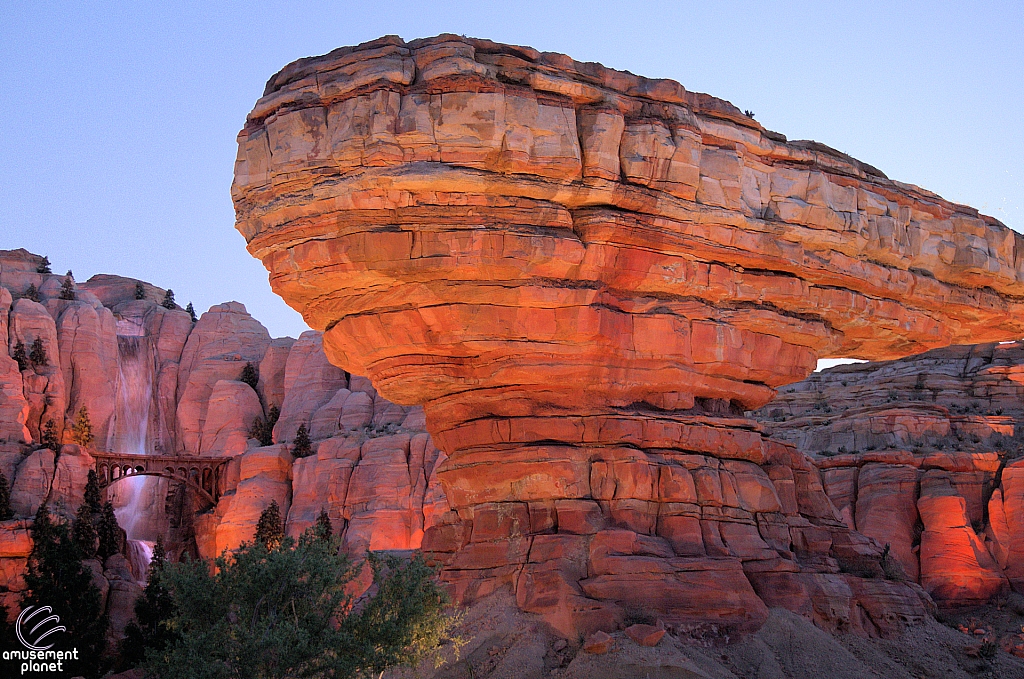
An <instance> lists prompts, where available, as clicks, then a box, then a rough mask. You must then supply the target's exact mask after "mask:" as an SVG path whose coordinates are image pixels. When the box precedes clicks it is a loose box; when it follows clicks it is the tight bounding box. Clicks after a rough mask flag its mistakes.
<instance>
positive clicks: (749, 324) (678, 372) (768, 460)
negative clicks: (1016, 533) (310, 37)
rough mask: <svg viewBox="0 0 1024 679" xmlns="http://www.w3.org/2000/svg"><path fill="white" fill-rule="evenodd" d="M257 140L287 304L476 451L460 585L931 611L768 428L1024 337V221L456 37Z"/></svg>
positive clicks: (326, 88)
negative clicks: (794, 406)
mask: <svg viewBox="0 0 1024 679" xmlns="http://www.w3.org/2000/svg"><path fill="white" fill-rule="evenodd" d="M238 142H239V149H238V156H237V160H236V165H235V181H234V184H233V187H232V191H233V197H234V200H235V208H236V216H237V221H236V227H237V228H238V230H239V231H240V232H241V233H242V234H243V235H244V236H245V238H246V240H247V242H248V248H249V251H250V252H251V253H252V254H253V255H254V256H256V257H258V258H259V259H261V260H262V261H263V263H264V265H265V266H266V267H267V269H268V271H269V272H270V281H271V285H272V287H273V288H274V290H275V291H276V292H278V294H280V295H281V296H282V297H283V298H284V299H285V300H286V301H287V302H288V303H289V304H290V305H292V306H293V307H294V308H296V309H297V310H299V311H300V312H301V313H302V314H303V316H304V318H305V319H306V320H307V322H308V323H309V324H310V325H311V327H314V328H317V329H322V330H323V331H324V348H325V352H326V355H327V357H328V358H329V359H330V360H331V361H332V362H333V363H335V364H336V365H338V366H339V367H341V368H344V369H345V370H348V371H351V372H354V373H358V374H364V375H367V376H368V377H369V378H370V380H371V381H372V383H373V386H374V388H375V389H376V390H378V391H379V392H380V393H381V394H383V395H384V396H386V397H387V398H389V399H391V400H393V401H395V402H396V403H400V404H409V405H413V404H420V405H422V406H423V408H424V413H425V416H426V424H427V427H428V429H429V431H430V432H431V434H432V435H433V438H434V441H436V443H437V445H438V446H439V447H440V448H441V449H442V450H443V451H444V452H445V453H446V454H447V455H448V459H447V460H446V461H445V462H444V463H443V464H442V465H441V467H440V468H439V470H438V479H439V481H440V484H441V487H442V488H443V490H444V492H445V495H446V497H447V500H448V503H449V505H450V506H451V508H452V511H451V512H448V513H446V514H445V515H444V516H443V517H442V519H441V523H440V524H439V525H437V526H435V527H434V528H433V529H428V530H427V531H426V532H425V535H424V549H425V550H426V551H428V552H430V553H431V554H432V555H433V556H434V557H435V558H436V559H437V560H438V561H439V562H441V563H443V564H444V566H445V570H444V575H443V577H444V578H446V579H447V580H448V582H449V583H450V584H451V586H452V588H453V590H454V591H455V592H456V594H457V596H458V597H459V598H460V599H462V600H470V599H472V598H474V597H478V596H481V595H483V594H486V593H487V592H489V591H492V590H493V589H495V588H497V587H504V586H510V587H512V588H513V589H514V591H515V592H516V596H517V599H518V601H519V604H520V606H522V607H523V608H524V609H526V610H530V611H535V612H540V613H543V614H544V615H545V616H546V617H547V619H548V620H549V622H551V623H552V624H554V625H556V626H557V627H559V628H560V629H561V630H563V631H564V632H565V633H567V634H573V633H575V632H577V631H579V630H587V629H593V628H596V627H601V626H604V625H607V624H612V623H613V622H614V621H615V620H618V619H621V618H622V616H623V614H624V612H625V611H626V610H629V609H630V608H636V607H640V608H644V609H645V610H651V611H656V612H657V613H658V614H660V615H662V616H663V617H664V618H665V619H667V620H671V621H673V622H674V623H678V624H681V625H688V624H689V625H696V626H697V627H700V626H714V627H718V628H721V629H735V630H737V631H744V630H750V629H754V628H756V627H757V626H758V625H759V624H760V623H761V621H763V620H764V618H765V615H766V608H765V606H766V604H769V605H785V606H787V607H789V608H791V609H793V610H800V611H801V612H804V613H805V614H807V615H809V616H812V617H814V618H815V619H816V620H818V621H819V623H820V624H822V625H824V626H832V627H835V628H844V627H845V628H849V629H857V630H860V631H863V632H866V633H868V634H873V633H884V632H885V631H887V629H888V628H890V627H891V624H892V623H893V621H894V620H898V619H907V620H911V619H915V618H917V617H919V616H920V615H923V611H924V610H925V607H926V605H927V602H928V599H927V596H925V595H923V594H922V593H921V591H920V589H919V588H915V587H914V586H910V585H905V584H901V583H899V582H896V581H891V580H886V581H884V582H869V581H866V580H864V579H863V578H860V577H857V576H856V574H855V573H854V572H853V570H856V569H854V568H853V566H849V567H848V568H847V567H844V566H843V564H847V565H849V564H852V563H855V562H858V561H865V560H866V561H868V562H875V567H876V568H877V567H878V563H877V562H878V561H879V560H880V558H881V552H882V545H881V544H880V543H877V542H875V541H872V540H869V539H868V538H865V537H864V536H863V535H861V534H860V533H857V532H856V531H855V530H854V529H853V528H851V527H850V526H847V525H846V524H844V523H843V521H842V515H841V514H840V513H838V512H837V510H836V508H835V507H834V506H833V504H832V503H831V502H830V500H829V499H828V497H827V496H826V494H825V492H824V490H823V488H822V485H821V479H820V476H819V473H818V470H817V469H816V468H815V467H814V466H813V464H811V463H810V462H809V461H808V460H807V459H806V458H804V457H803V456H802V455H801V454H799V453H797V452H796V451H794V450H793V449H792V448H790V447H787V446H784V445H778V444H773V443H771V442H769V441H767V440H766V438H765V437H764V436H762V433H761V431H760V430H759V429H758V427H757V426H755V425H754V424H753V423H752V422H750V421H749V420H746V419H745V418H744V417H743V413H744V411H745V410H750V409H753V408H758V407H760V406H763V405H764V404H765V403H767V402H768V401H769V400H770V399H771V398H772V396H773V395H774V394H775V390H776V389H777V388H778V387H780V386H782V385H785V384H788V383H792V382H795V381H797V380H799V379H801V378H802V377H805V376H806V375H807V374H809V373H810V372H811V370H812V369H813V368H814V366H815V362H816V359H817V358H819V357H822V356H830V355H833V356H834V355H839V356H851V355H852V356H864V357H872V358H880V357H894V356H900V355H904V354H906V353H908V352H911V351H914V350H921V349H926V348H930V347H935V346H943V345H946V344H949V343H951V342H953V341H966V340H971V341H983V340H997V339H1005V338H1010V337H1014V336H1020V334H1021V332H1022V331H1024V321H1022V320H1021V318H1022V317H1021V316H1019V315H1018V313H1017V311H1018V307H1019V305H1020V302H1019V293H1020V291H1021V290H1024V251H1022V252H1021V253H1019V252H1018V250H1020V247H1019V245H1020V244H1022V243H1024V241H1022V240H1021V237H1020V236H1019V235H1017V234H1015V233H1014V232H1012V231H1010V230H1009V229H1006V228H1005V227H1004V226H1002V225H1001V224H999V223H998V222H997V221H996V220H993V219H991V218H988V217H984V216H982V215H979V214H978V213H977V212H976V211H975V210H973V209H971V208H968V207H964V206H959V205H954V204H952V203H949V202H947V201H944V200H943V199H941V198H940V197H938V196H935V195H934V194H931V193H929V192H927V191H924V190H923V189H919V188H917V187H913V186H909V185H906V184H900V183H898V182H894V181H890V180H888V179H887V178H886V177H885V176H884V175H882V174H881V173H880V172H879V171H878V170H876V169H874V168H871V167H869V166H867V165H864V164H863V163H859V162H858V161H856V160H854V159H852V158H849V157H847V156H844V155H843V154H841V153H838V152H836V151H834V150H832V149H829V148H827V147H824V146H822V145H820V144H815V143H813V142H792V143H790V142H787V141H786V139H785V138H784V137H783V136H782V135H779V134H776V133H772V132H770V131H767V130H764V129H763V128H762V127H761V126H760V125H759V124H758V123H756V122H755V121H753V120H752V119H750V118H748V117H745V116H743V115H742V114H741V113H740V112H739V111H738V110H736V109H735V108H734V107H732V106H731V105H730V104H728V103H727V102H723V101H720V100H717V99H714V98H712V97H709V96H706V95H701V94H694V93H689V92H687V91H686V90H685V89H684V88H683V87H682V86H680V85H679V84H678V83H674V82H671V81H654V80H648V79H645V78H641V77H637V76H634V75H632V74H628V73H622V72H617V71H613V70H611V69H606V68H604V67H602V66H600V65H597V64H582V63H578V62H575V61H573V60H572V59H570V58H569V57H566V56H564V55H559V54H549V53H539V52H537V51H535V50H532V49H530V48H524V47H516V46H509V45H500V44H496V43H492V42H488V41H484V40H474V39H468V38H461V37H457V36H450V35H443V36H438V37H436V38H429V39H425V40H416V41H412V42H409V43H405V42H403V41H402V40H400V39H398V38H394V37H388V38H382V39H380V40H377V41H373V42H371V43H367V44H364V45H360V46H357V47H346V48H341V49H339V50H335V51H333V52H331V53H330V54H328V55H324V56H322V57H314V58H309V59H303V60H300V61H297V62H295V63H293V64H290V65H289V66H287V67H285V68H284V69H283V70H282V71H281V72H280V73H278V74H277V75H275V76H274V77H273V78H272V79H271V80H270V82H269V83H268V85H267V89H266V91H265V94H264V97H263V98H261V99H260V100H259V101H258V102H257V103H256V106H255V108H254V109H253V111H252V112H251V113H250V115H249V116H248V118H247V120H246V124H245V127H244V128H243V129H242V131H241V132H240V133H239V136H238ZM886 483H888V480H887V479H886V478H880V484H881V485H882V486H885V484H886ZM885 492H888V491H885ZM890 494H892V495H894V496H898V495H899V493H898V492H893V493H890ZM897 504H899V503H897ZM902 510H903V511H904V513H906V514H907V515H908V516H909V515H910V514H911V513H912V512H915V513H916V511H917V509H916V507H914V506H913V505H912V504H911V505H910V506H908V507H905V508H902ZM901 556H906V555H905V554H903V555H901ZM851 569H853V570H851ZM919 595H920V596H919ZM922 597H923V598H922ZM837 601H839V602H843V603H842V604H836V605H831V604H829V603H828V602H837Z"/></svg>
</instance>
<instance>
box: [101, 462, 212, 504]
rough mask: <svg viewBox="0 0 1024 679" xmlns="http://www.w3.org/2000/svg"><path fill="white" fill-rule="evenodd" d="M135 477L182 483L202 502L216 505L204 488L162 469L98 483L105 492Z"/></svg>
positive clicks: (185, 477) (138, 472)
mask: <svg viewBox="0 0 1024 679" xmlns="http://www.w3.org/2000/svg"><path fill="white" fill-rule="evenodd" d="M136 476H156V477H159V478H162V479H168V480H170V481H178V482H180V483H184V484H185V485H187V486H189V487H190V488H192V490H194V491H195V492H196V493H198V494H199V496H200V497H202V498H203V499H204V500H206V501H207V502H208V503H210V504H211V505H215V504H217V499H216V498H215V497H214V496H213V493H210V492H209V491H207V490H206V489H205V488H203V487H202V486H201V485H199V484H198V483H196V482H195V481H193V480H192V479H190V478H189V477H187V476H180V475H178V474H168V473H167V472H166V471H165V470H162V469H161V470H152V471H146V470H144V469H143V470H138V471H133V473H130V474H123V475H121V476H118V477H117V478H115V479H113V480H112V481H110V482H109V483H106V484H104V483H102V482H101V483H100V490H106V489H107V488H110V487H111V486H112V485H114V484H115V483H117V482H118V481H123V480H125V479H127V478H133V477H136Z"/></svg>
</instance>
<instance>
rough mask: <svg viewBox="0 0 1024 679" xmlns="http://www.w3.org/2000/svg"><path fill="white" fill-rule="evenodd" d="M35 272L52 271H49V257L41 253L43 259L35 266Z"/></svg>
mask: <svg viewBox="0 0 1024 679" xmlns="http://www.w3.org/2000/svg"><path fill="white" fill-rule="evenodd" d="M36 273H53V272H52V271H50V258H49V257H47V256H46V255H43V261H41V262H39V265H38V266H36Z"/></svg>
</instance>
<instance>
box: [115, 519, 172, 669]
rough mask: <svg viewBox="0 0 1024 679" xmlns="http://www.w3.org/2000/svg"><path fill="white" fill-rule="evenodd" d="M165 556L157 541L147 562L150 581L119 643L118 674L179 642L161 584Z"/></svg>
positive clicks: (160, 540) (168, 598)
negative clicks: (171, 622)
mask: <svg viewBox="0 0 1024 679" xmlns="http://www.w3.org/2000/svg"><path fill="white" fill-rule="evenodd" d="M166 564H167V553H166V552H165V551H164V541H163V537H162V536H160V537H158V538H157V540H156V545H154V547H153V560H152V561H150V562H149V577H148V578H147V580H146V589H145V590H143V592H142V596H141V597H139V598H138V599H136V600H135V620H133V621H132V622H130V623H128V626H127V627H125V630H124V639H123V640H122V641H121V648H120V655H119V658H118V670H119V671H124V670H127V669H130V668H133V667H137V666H138V665H139V664H140V663H141V662H142V661H143V660H144V659H145V657H146V651H147V650H149V649H152V650H153V651H158V652H159V651H162V650H163V649H165V648H167V646H169V645H170V644H173V643H174V642H175V641H176V640H177V639H178V634H177V632H176V631H175V630H174V629H172V628H171V627H170V626H169V624H168V623H169V622H170V620H171V618H172V617H173V616H174V614H175V605H174V597H172V596H171V592H170V590H169V589H167V586H166V584H165V583H164V581H163V574H164V568H165V567H166Z"/></svg>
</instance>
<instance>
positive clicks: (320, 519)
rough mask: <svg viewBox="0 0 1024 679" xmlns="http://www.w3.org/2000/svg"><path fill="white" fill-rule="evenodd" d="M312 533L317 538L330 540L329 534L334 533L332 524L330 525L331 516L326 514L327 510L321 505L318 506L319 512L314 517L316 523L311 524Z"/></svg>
mask: <svg viewBox="0 0 1024 679" xmlns="http://www.w3.org/2000/svg"><path fill="white" fill-rule="evenodd" d="M313 535H315V536H316V538H317V539H318V540H330V539H331V536H333V535H334V526H332V525H331V517H330V516H328V515H327V510H326V509H324V508H323V507H321V508H320V514H319V515H317V517H316V523H314V524H313Z"/></svg>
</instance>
